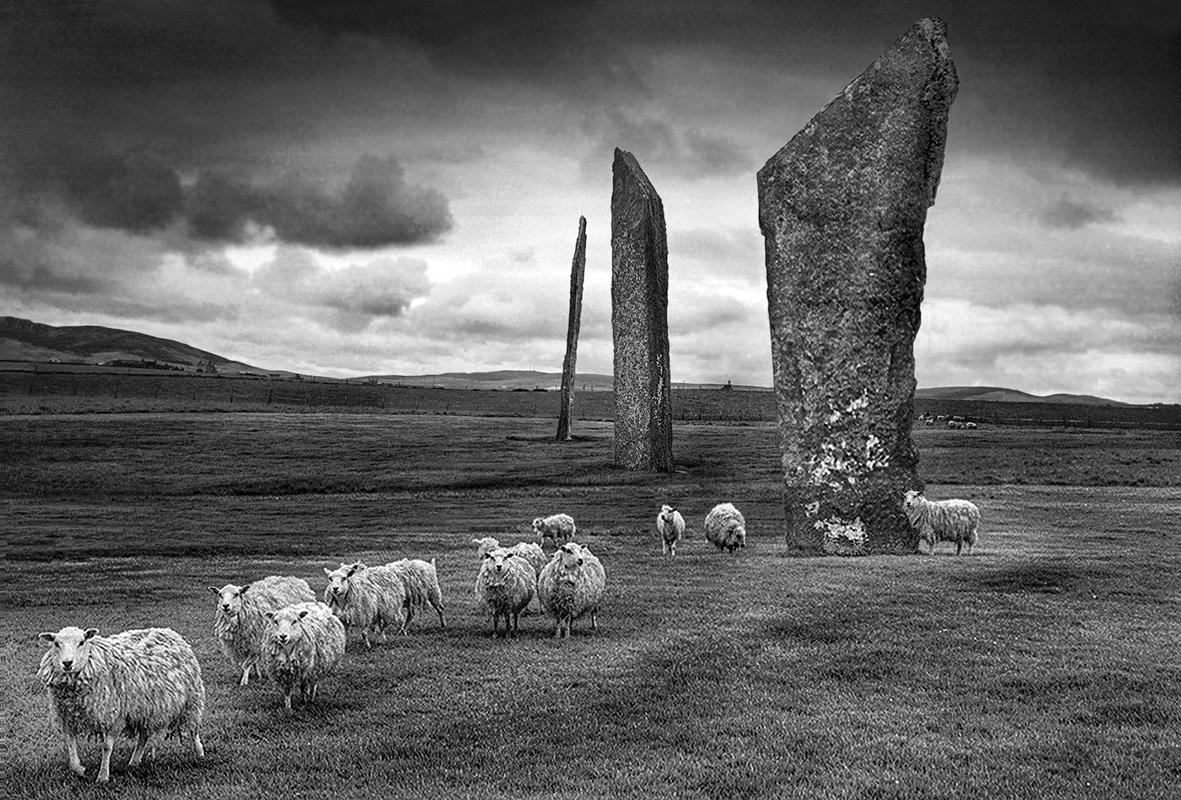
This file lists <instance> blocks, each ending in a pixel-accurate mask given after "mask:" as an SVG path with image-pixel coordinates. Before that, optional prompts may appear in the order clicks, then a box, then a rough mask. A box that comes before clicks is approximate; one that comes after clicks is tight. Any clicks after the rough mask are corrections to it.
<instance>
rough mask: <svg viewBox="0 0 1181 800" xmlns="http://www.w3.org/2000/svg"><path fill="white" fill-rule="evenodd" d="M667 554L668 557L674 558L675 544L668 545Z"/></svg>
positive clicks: (675, 553) (675, 552)
mask: <svg viewBox="0 0 1181 800" xmlns="http://www.w3.org/2000/svg"><path fill="white" fill-rule="evenodd" d="M668 554H669V555H670V556H673V557H674V558H675V557H676V555H677V543H676V542H673V543H672V544H670V545H669V546H668Z"/></svg>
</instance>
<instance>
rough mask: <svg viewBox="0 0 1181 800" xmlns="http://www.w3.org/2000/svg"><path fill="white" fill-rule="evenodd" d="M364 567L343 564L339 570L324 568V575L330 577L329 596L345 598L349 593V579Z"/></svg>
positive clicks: (357, 564)
mask: <svg viewBox="0 0 1181 800" xmlns="http://www.w3.org/2000/svg"><path fill="white" fill-rule="evenodd" d="M363 566H364V565H363V564H361V563H359V562H358V563H356V564H341V565H340V567H338V568H337V569H332V570H330V569H328V567H324V574H325V575H327V576H328V594H329V595H330V596H331V597H344V596H345V595H347V594H348V593H349V578H351V577H353V575H355V574H356V573H357V570H359V569H361V568H362V567H363Z"/></svg>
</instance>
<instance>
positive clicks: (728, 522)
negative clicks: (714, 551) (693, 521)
mask: <svg viewBox="0 0 1181 800" xmlns="http://www.w3.org/2000/svg"><path fill="white" fill-rule="evenodd" d="M704 527H705V538H706V541H709V542H712V543H713V545H714V547H716V548H718V550H728V551H729V552H731V553H733V552H734V551H735V550H736V549H738V548H739V547H746V520H745V519H743V518H742V512H740V511H739V510H738V509H737V508H735V507H734V506H733V505H732V504H731V503H718V504H717V505H716V506H714V507H713V508H712V509H710V512H709V513H708V514H706V515H705V526H704Z"/></svg>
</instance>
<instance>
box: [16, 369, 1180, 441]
mask: <svg viewBox="0 0 1181 800" xmlns="http://www.w3.org/2000/svg"><path fill="white" fill-rule="evenodd" d="M558 400H559V397H558V392H556V391H535V390H513V391H508V390H505V391H493V390H486V389H481V390H463V389H437V388H426V387H421V386H393V385H368V384H362V383H349V382H343V381H336V380H332V381H322V380H317V381H312V380H283V379H268V378H247V377H241V376H233V377H231V376H220V375H198V374H195V373H176V372H164V371H152V370H137V371H135V373H134V374H131V373H122V372H112V371H109V370H108V371H106V372H44V371H42V372H16V371H8V372H4V371H0V415H3V414H105V413H112V412H149V411H150V412H166V413H182V412H183V413H191V412H239V411H316V412H338V411H349V412H364V413H396V414H406V413H418V414H462V415H469V416H496V417H505V416H507V417H546V418H552V419H554V420H555V421H556V419H557V415H558ZM614 403H615V400H614V393H613V392H611V391H603V390H593V389H592V390H586V391H583V390H582V387H581V386H579V385H578V384H577V383H576V392H575V398H574V411H573V413H574V416H575V419H576V420H579V419H582V420H599V421H602V420H610V419H613V418H614V415H615V406H614ZM672 405H673V415H674V418H675V419H677V420H680V421H685V422H691V421H730V422H773V421H774V420H775V419H776V411H775V395H774V393H773V392H771V391H743V390H734V391H723V390H720V389H700V388H697V389H684V388H681V389H678V388H674V389H673V392H672ZM926 412H930V413H932V414H945V415H948V416H954V415H959V416H963V417H964V418H965V419H968V420H973V421H975V422H977V423H978V424H980V425H981V426H993V427H996V426H1004V427H1034V428H1062V427H1069V428H1124V429H1137V428H1140V429H1145V430H1181V406H1160V407H1152V406H1095V405H1063V404H1053V403H1008V402H981V401H971V400H945V399H918V400H916V401H915V413H916V415H917V414H923V413H926ZM576 424H577V423H576ZM555 429H556V422H555Z"/></svg>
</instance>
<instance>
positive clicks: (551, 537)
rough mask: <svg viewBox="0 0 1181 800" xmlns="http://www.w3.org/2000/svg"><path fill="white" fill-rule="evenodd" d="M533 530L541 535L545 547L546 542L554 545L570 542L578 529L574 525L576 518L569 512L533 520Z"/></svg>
mask: <svg viewBox="0 0 1181 800" xmlns="http://www.w3.org/2000/svg"><path fill="white" fill-rule="evenodd" d="M533 532H534V533H536V534H537V535H538V536H540V537H541V545H542V547H545V544H546V542H549V543H551V544H553V545H554V546H557V545H558V544H560V543H562V542H568V541H570V540H571V539H573V538H574V534H575V533H577V532H578V531H577V529H576V528H575V527H574V518H573V517H571V516H570V515H569V514H553V515H552V516H548V517H538V518H537V519H535V520H533Z"/></svg>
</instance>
